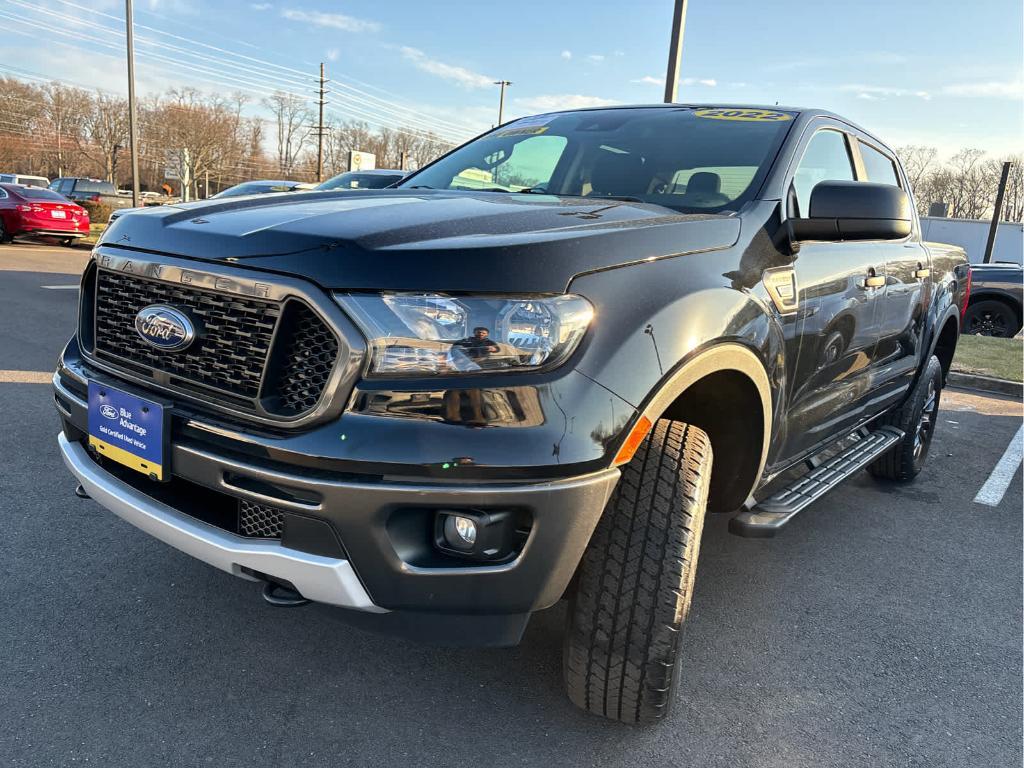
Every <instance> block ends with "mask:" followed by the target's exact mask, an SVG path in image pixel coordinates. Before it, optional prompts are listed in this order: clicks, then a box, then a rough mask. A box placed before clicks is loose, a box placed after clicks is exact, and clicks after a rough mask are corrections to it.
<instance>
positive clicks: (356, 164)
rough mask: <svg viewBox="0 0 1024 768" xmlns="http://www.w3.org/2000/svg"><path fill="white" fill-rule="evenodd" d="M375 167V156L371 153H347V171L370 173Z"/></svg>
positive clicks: (353, 151)
mask: <svg viewBox="0 0 1024 768" xmlns="http://www.w3.org/2000/svg"><path fill="white" fill-rule="evenodd" d="M376 167H377V156H376V155H375V154H373V153H372V152H356V151H355V150H352V151H351V152H349V153H348V169H349V170H350V171H372V170H373V169H374V168H376Z"/></svg>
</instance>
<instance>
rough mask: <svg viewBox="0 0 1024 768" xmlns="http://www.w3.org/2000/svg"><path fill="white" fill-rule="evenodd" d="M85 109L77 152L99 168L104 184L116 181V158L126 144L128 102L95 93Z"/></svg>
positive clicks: (77, 139) (77, 140) (77, 142)
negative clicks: (105, 181) (103, 176)
mask: <svg viewBox="0 0 1024 768" xmlns="http://www.w3.org/2000/svg"><path fill="white" fill-rule="evenodd" d="M89 107H90V108H89V110H88V112H87V113H86V114H85V116H84V119H83V121H82V128H83V135H82V136H79V137H76V144H77V147H78V151H79V152H81V153H82V154H83V155H84V156H85V157H87V158H89V159H90V160H92V161H93V162H95V163H96V164H97V165H99V166H100V167H102V168H103V173H104V175H105V177H106V179H107V181H112V182H113V181H116V180H117V161H118V156H119V153H120V151H121V149H122V148H123V147H125V146H126V145H127V144H128V102H127V101H125V100H124V99H120V98H117V97H116V96H108V95H106V94H104V93H100V92H97V93H96V96H95V97H94V99H93V100H92V103H91V104H90V105H89Z"/></svg>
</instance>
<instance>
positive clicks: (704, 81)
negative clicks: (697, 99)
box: [679, 77, 718, 88]
mask: <svg viewBox="0 0 1024 768" xmlns="http://www.w3.org/2000/svg"><path fill="white" fill-rule="evenodd" d="M679 84H680V85H706V86H707V87H708V88H714V87H715V86H716V85H718V81H717V80H715V79H714V78H713V77H701V78H697V77H684V78H683V79H682V80H680V81H679Z"/></svg>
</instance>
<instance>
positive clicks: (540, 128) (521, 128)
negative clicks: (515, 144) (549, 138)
mask: <svg viewBox="0 0 1024 768" xmlns="http://www.w3.org/2000/svg"><path fill="white" fill-rule="evenodd" d="M556 117H558V115H534V116H533V117H524V118H521V119H519V120H516V121H514V122H511V123H509V124H508V125H506V126H505V127H504V128H499V129H498V131H497V133H495V134H494V135H495V136H536V135H538V134H541V133H544V132H545V131H547V125H548V123H550V122H551V121H552V120H554V119H555V118H556Z"/></svg>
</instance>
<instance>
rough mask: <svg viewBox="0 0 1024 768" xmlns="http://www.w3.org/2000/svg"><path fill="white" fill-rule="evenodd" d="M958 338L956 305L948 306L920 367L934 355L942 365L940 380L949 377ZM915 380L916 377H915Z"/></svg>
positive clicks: (958, 321)
mask: <svg viewBox="0 0 1024 768" xmlns="http://www.w3.org/2000/svg"><path fill="white" fill-rule="evenodd" d="M959 338H960V313H959V312H958V311H957V309H956V307H955V306H954V307H950V308H949V309H948V310H947V311H946V314H945V315H944V317H943V320H942V325H940V326H939V332H938V333H937V334H935V338H934V339H933V340H932V345H931V350H930V352H929V354H928V356H927V357H925V359H924V360H923V361H922V363H921V369H922V370H923V369H924V367H925V366H926V365H927V364H928V359H929V358H930V357H931V356H932V355H935V356H936V357H937V358H939V363H940V364H941V365H942V380H943V381H945V380H946V379H947V378H948V377H949V370H950V368H951V367H952V366H953V355H954V354H955V353H956V343H957V340H959ZM915 380H916V377H915Z"/></svg>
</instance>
